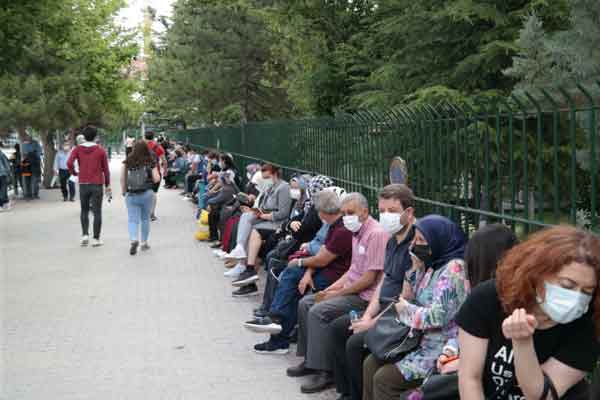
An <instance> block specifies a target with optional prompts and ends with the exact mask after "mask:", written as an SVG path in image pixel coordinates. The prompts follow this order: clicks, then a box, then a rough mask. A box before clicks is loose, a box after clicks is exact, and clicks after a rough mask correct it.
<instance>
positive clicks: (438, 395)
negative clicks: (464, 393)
mask: <svg viewBox="0 0 600 400" xmlns="http://www.w3.org/2000/svg"><path fill="white" fill-rule="evenodd" d="M421 392H422V393H423V397H422V398H421V400H458V399H459V398H460V393H459V390H458V374H457V373H456V372H454V373H452V374H445V375H442V374H435V375H431V376H430V377H429V378H427V379H426V380H425V382H423V386H421Z"/></svg>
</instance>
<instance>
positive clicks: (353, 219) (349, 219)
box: [342, 215, 362, 233]
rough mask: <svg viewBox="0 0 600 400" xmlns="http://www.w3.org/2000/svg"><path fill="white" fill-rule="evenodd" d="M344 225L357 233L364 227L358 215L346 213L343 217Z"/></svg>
mask: <svg viewBox="0 0 600 400" xmlns="http://www.w3.org/2000/svg"><path fill="white" fill-rule="evenodd" d="M342 220H343V222H344V227H345V228H346V229H348V230H349V231H350V232H352V233H356V232H358V231H359V230H360V228H361V227H362V222H360V221H359V220H358V215H345V216H344V218H343V219H342Z"/></svg>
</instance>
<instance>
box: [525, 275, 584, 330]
mask: <svg viewBox="0 0 600 400" xmlns="http://www.w3.org/2000/svg"><path fill="white" fill-rule="evenodd" d="M544 289H545V290H546V296H545V299H544V301H542V300H541V299H540V298H539V297H538V298H537V301H538V303H539V304H540V307H541V308H542V310H543V311H544V312H545V313H546V314H547V315H548V317H550V319H551V320H552V321H554V322H558V323H559V324H568V323H569V322H573V321H575V320H576V319H577V318H580V317H581V316H582V315H583V314H585V313H586V312H587V311H588V309H589V306H590V302H591V301H592V296H590V295H588V294H584V293H581V292H578V291H576V290H570V289H565V288H563V287H560V286H557V285H553V284H551V283H548V282H545V283H544Z"/></svg>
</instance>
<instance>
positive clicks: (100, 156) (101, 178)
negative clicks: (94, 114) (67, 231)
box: [67, 126, 112, 247]
mask: <svg viewBox="0 0 600 400" xmlns="http://www.w3.org/2000/svg"><path fill="white" fill-rule="evenodd" d="M97 135H98V131H97V130H96V128H95V127H93V126H88V127H86V128H85V129H84V130H83V136H84V137H85V142H84V143H82V144H80V145H78V146H77V147H75V148H74V149H73V151H72V152H71V156H70V157H69V160H68V161H67V167H68V168H69V173H70V174H71V175H77V176H78V177H79V198H80V200H81V231H82V236H81V245H82V246H87V245H88V243H89V225H90V220H89V214H90V210H91V211H92V213H93V214H94V226H93V233H94V237H93V241H92V246H93V247H98V246H102V241H101V240H100V231H101V229H102V198H103V196H104V190H103V188H102V186H103V185H104V186H105V187H106V193H107V195H109V196H110V194H111V193H112V192H111V189H110V172H109V169H108V156H107V155H106V151H105V150H104V149H103V148H102V147H101V146H100V145H98V144H96V143H95V142H94V140H95V139H96V136H97ZM75 160H77V162H78V164H79V172H78V173H77V172H76V171H75V168H74V166H75Z"/></svg>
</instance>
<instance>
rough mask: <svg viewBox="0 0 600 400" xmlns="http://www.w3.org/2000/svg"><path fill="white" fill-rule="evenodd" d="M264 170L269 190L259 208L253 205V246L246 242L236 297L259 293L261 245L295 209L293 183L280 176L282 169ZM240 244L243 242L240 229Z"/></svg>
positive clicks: (263, 173) (265, 166)
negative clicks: (293, 207) (292, 192)
mask: <svg viewBox="0 0 600 400" xmlns="http://www.w3.org/2000/svg"><path fill="white" fill-rule="evenodd" d="M261 171H262V176H263V179H264V180H266V187H265V188H266V190H265V193H264V195H263V196H262V201H261V202H260V203H259V204H258V205H257V207H255V208H252V212H254V215H255V217H254V218H255V219H254V221H253V222H252V227H251V228H252V230H251V232H250V236H249V238H252V240H251V241H250V242H251V243H252V246H250V245H249V243H248V241H247V242H246V243H247V245H246V249H245V250H246V251H245V253H247V254H248V257H247V262H246V265H245V267H243V269H244V271H243V272H242V273H241V274H240V276H239V277H238V279H237V280H235V281H234V282H233V286H236V287H239V289H238V290H236V291H235V292H234V293H233V295H234V296H246V295H249V294H253V293H256V292H258V288H257V287H256V284H255V282H256V281H257V280H258V274H257V272H256V268H255V264H256V259H257V256H258V252H259V251H260V244H261V243H262V241H265V240H267V239H268V238H269V237H270V236H271V235H273V234H274V233H275V231H276V230H277V229H278V228H279V227H280V226H281V224H282V223H283V221H285V220H286V219H287V218H288V217H289V214H290V210H291V208H292V198H291V196H290V186H289V184H288V183H287V182H285V181H283V180H282V179H281V177H280V176H281V170H280V169H279V168H278V167H276V166H274V165H272V164H265V165H263V167H262V169H261ZM237 245H238V246H239V245H240V241H239V232H238V242H237Z"/></svg>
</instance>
